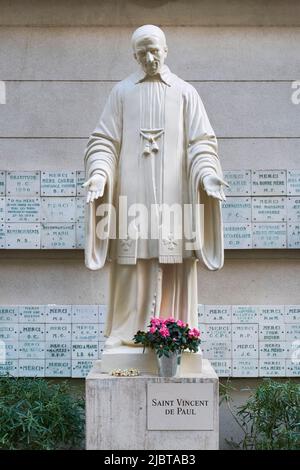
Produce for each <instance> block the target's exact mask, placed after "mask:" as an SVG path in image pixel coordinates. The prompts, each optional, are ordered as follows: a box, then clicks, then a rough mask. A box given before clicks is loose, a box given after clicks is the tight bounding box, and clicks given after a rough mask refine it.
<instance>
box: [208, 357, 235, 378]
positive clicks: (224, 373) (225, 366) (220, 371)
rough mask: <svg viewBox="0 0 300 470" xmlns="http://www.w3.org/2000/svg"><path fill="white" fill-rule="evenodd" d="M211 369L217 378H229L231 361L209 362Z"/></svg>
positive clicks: (213, 360)
mask: <svg viewBox="0 0 300 470" xmlns="http://www.w3.org/2000/svg"><path fill="white" fill-rule="evenodd" d="M210 362H211V365H212V367H213V368H214V369H215V372H216V374H217V375H218V376H219V377H230V376H231V359H225V360H215V359H212V360H211V361H210Z"/></svg>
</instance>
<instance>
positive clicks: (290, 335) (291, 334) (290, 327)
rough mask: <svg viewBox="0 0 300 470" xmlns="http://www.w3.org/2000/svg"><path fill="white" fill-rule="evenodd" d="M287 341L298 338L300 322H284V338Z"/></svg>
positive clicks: (299, 335) (299, 338)
mask: <svg viewBox="0 0 300 470" xmlns="http://www.w3.org/2000/svg"><path fill="white" fill-rule="evenodd" d="M285 339H286V340H287V341H294V340H300V323H287V324H286V338H285Z"/></svg>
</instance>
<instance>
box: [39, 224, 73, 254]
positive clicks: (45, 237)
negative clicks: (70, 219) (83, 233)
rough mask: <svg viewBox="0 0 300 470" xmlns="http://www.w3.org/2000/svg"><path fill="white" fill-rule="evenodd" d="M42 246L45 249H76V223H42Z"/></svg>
mask: <svg viewBox="0 0 300 470" xmlns="http://www.w3.org/2000/svg"><path fill="white" fill-rule="evenodd" d="M41 247H42V248H43V249H56V250H59V249H65V250H66V249H74V248H75V224H68V223H57V224H56V223H49V224H48V223H47V224H42V236H41Z"/></svg>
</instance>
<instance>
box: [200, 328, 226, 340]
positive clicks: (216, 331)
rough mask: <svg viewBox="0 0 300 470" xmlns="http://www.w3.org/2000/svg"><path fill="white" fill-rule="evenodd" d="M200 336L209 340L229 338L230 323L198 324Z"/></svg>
mask: <svg viewBox="0 0 300 470" xmlns="http://www.w3.org/2000/svg"><path fill="white" fill-rule="evenodd" d="M200 332H201V338H202V340H203V341H209V340H215V339H220V340H224V341H226V340H231V325H228V324H219V325H218V324H209V325H208V324H202V325H201V324H200Z"/></svg>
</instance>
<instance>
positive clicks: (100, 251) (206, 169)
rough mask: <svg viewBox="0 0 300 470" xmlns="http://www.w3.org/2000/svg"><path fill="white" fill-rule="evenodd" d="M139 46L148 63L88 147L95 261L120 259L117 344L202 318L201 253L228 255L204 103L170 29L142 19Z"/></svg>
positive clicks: (112, 334) (135, 39) (135, 42)
mask: <svg viewBox="0 0 300 470" xmlns="http://www.w3.org/2000/svg"><path fill="white" fill-rule="evenodd" d="M132 47H133V51H134V57H135V59H136V60H137V62H138V64H139V65H140V71H138V72H136V73H134V74H132V75H130V76H129V77H128V78H126V79H125V80H122V81H121V82H119V83H118V84H117V85H115V86H114V88H113V89H112V91H111V93H110V96H109V98H108V101H107V103H106V106H105V108H104V111H103V113H102V115H101V117H100V121H99V124H98V126H97V127H96V129H95V131H94V132H93V133H92V135H91V137H90V139H89V142H88V145H87V149H86V154H85V172H86V182H85V184H84V186H85V187H86V188H87V213H86V246H85V263H86V266H87V267H88V268H89V269H92V270H96V269H100V268H102V267H103V266H104V264H105V262H109V263H110V284H109V285H110V297H109V305H108V320H107V323H106V331H105V334H106V336H107V337H108V340H107V342H106V346H107V347H115V346H117V345H120V344H132V338H133V335H134V334H135V333H136V332H137V331H138V330H143V329H145V328H146V327H147V325H148V324H149V321H150V318H151V317H153V316H154V317H155V316H160V317H164V318H166V317H170V316H173V317H175V318H176V319H181V320H183V321H185V322H187V323H188V324H189V325H190V327H197V326H198V316H197V303H198V298H197V262H198V261H200V262H202V263H203V264H204V265H205V266H206V267H207V268H208V269H210V270H217V269H220V268H221V267H222V265H223V259H224V255H223V251H224V250H223V229H222V218H221V201H222V200H225V196H224V190H223V186H226V185H227V183H226V182H225V181H224V180H223V175H222V170H221V166H220V162H219V159H218V154H217V140H216V137H215V134H214V131H213V129H212V127H211V125H210V122H209V120H208V117H207V114H206V111H205V109H204V106H203V103H202V101H201V99H200V97H199V95H198V93H197V91H196V90H195V88H194V87H193V86H192V85H190V84H188V83H187V82H185V81H184V80H182V79H180V78H178V77H177V76H176V75H174V74H173V73H172V72H170V70H169V68H168V67H167V66H166V65H165V64H164V61H165V58H166V56H167V51H168V49H167V44H166V39H165V35H164V33H163V31H162V30H161V29H160V28H158V27H156V26H152V25H145V26H141V27H140V28H138V29H137V30H136V31H135V32H134V33H133V36H132ZM103 204H107V206H103ZM103 207H106V209H105V211H106V212H105V217H104V212H103V210H102V209H101V208H103ZM133 208H135V209H136V208H138V210H137V211H136V212H135V218H133V219H130V217H128V214H129V215H130V216H133V213H134V210H133ZM166 208H167V209H166ZM170 208H171V210H170ZM178 208H179V211H178ZM172 209H174V214H175V212H176V214H177V217H176V214H175V215H174V214H173V215H172ZM186 209H187V210H186ZM179 212H180V214H179V215H181V217H178V213H179ZM115 214H116V215H117V219H116V220H115V217H114V215H115ZM170 214H171V215H170ZM101 216H102V218H101ZM125 219H126V223H124V220H125ZM104 220H105V224H103V223H102V222H103V221H104ZM115 222H116V223H115ZM116 225H117V227H116ZM124 226H125V227H126V230H125V232H124ZM120 227H121V228H120ZM104 232H105V233H104ZM121 232H122V233H121ZM107 234H109V236H107Z"/></svg>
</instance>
